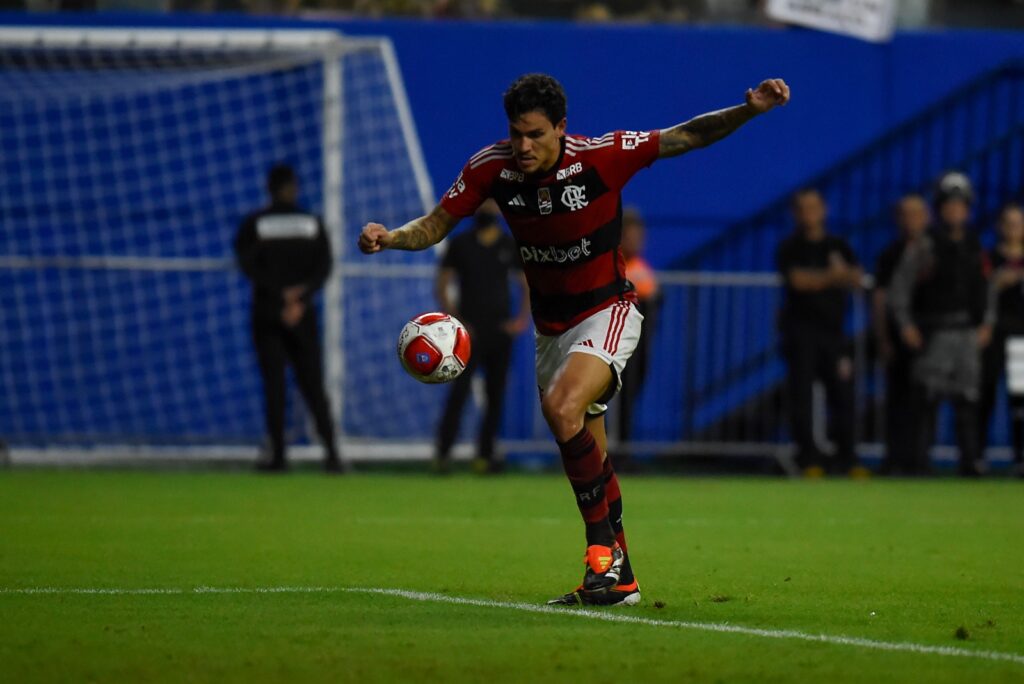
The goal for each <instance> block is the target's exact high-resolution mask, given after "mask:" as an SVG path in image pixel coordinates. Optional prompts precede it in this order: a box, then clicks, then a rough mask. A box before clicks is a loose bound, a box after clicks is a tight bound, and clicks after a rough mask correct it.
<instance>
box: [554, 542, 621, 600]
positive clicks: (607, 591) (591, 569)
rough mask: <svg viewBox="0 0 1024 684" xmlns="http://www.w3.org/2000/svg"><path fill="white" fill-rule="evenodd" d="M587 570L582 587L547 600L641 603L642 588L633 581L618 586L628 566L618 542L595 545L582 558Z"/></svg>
mask: <svg viewBox="0 0 1024 684" xmlns="http://www.w3.org/2000/svg"><path fill="white" fill-rule="evenodd" d="M583 563H584V565H585V567H586V570H585V571H584V575H583V584H581V585H580V586H579V587H578V588H577V589H576V591H573V592H570V593H568V594H565V595H564V596H560V597H558V598H556V599H552V600H550V601H548V604H549V605H562V606H578V605H602V606H607V605H616V604H620V603H624V604H625V605H633V604H636V603H639V602H640V589H639V587H638V585H637V583H636V580H635V579H634V580H633V581H632V582H631V583H630V584H627V585H623V584H620V583H619V579H620V578H621V577H622V570H623V567H624V566H625V563H626V554H625V552H623V550H622V547H620V546H619V545H618V543H616V544H613V545H612V546H601V545H600V544H592V545H590V546H588V547H587V553H586V555H585V556H584V557H583Z"/></svg>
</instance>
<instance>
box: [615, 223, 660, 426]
mask: <svg viewBox="0 0 1024 684" xmlns="http://www.w3.org/2000/svg"><path fill="white" fill-rule="evenodd" d="M644 240H645V228H644V220H643V218H642V217H641V216H640V213H639V212H638V211H637V210H636V209H626V210H625V211H624V212H623V213H622V256H623V257H624V258H625V260H626V278H627V279H628V280H629V281H630V282H631V283H633V286H634V287H635V288H636V294H637V297H638V299H639V301H638V302H637V304H636V307H637V309H639V310H640V313H641V314H643V317H644V334H643V335H641V336H640V342H639V344H637V347H636V350H635V351H634V352H633V357H632V358H631V359H630V360H629V364H628V365H627V366H626V370H625V371H623V373H622V389H621V390H620V391H619V414H618V421H617V422H618V428H619V434H618V439H619V441H620V442H628V441H629V440H630V438H631V437H632V433H633V403H634V402H635V401H636V398H637V396H638V395H639V394H640V388H641V387H642V386H643V383H644V377H645V376H646V375H647V365H648V358H649V356H650V350H651V343H652V341H653V340H654V330H655V328H656V327H657V323H656V321H657V316H658V307H659V305H660V303H661V288H660V287H659V286H658V279H657V276H655V274H654V269H652V268H651V266H650V264H648V263H647V261H646V260H645V259H644V258H643V251H644Z"/></svg>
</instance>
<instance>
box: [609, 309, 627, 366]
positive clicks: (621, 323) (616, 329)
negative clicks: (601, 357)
mask: <svg viewBox="0 0 1024 684" xmlns="http://www.w3.org/2000/svg"><path fill="white" fill-rule="evenodd" d="M628 312H629V302H618V303H617V304H615V310H614V311H612V320H611V323H610V324H609V326H608V334H607V335H605V338H604V349H605V351H606V352H608V353H609V354H615V352H616V351H618V349H619V339H620V338H621V337H622V331H623V329H625V327H626V315H627V314H628Z"/></svg>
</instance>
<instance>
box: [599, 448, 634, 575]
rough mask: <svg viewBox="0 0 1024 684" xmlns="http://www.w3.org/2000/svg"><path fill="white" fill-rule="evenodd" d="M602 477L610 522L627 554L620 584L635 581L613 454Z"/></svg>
mask: <svg viewBox="0 0 1024 684" xmlns="http://www.w3.org/2000/svg"><path fill="white" fill-rule="evenodd" d="M602 477H603V478H604V495H605V498H606V499H607V500H608V522H609V523H611V526H612V531H613V532H614V533H615V541H617V542H619V546H621V547H622V551H623V552H624V553H625V554H626V562H625V563H624V564H623V566H622V576H621V577H620V578H619V584H632V583H633V568H632V566H630V564H629V552H628V549H627V548H626V532H625V530H624V529H623V527H622V492H621V491H620V490H619V478H618V476H617V475H616V474H615V468H613V467H612V459H611V456H609V457H608V458H606V459H605V460H604V468H603V473H602Z"/></svg>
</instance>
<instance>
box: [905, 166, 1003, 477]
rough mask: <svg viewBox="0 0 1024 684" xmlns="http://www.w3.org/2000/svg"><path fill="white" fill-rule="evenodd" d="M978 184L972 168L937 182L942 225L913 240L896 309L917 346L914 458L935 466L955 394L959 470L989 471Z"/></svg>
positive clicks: (922, 467) (908, 339) (987, 318)
mask: <svg viewBox="0 0 1024 684" xmlns="http://www.w3.org/2000/svg"><path fill="white" fill-rule="evenodd" d="M973 200H974V190H973V188H972V186H971V181H970V179H969V178H967V176H965V175H964V174H962V173H959V172H949V173H946V174H945V175H944V176H942V178H940V179H939V182H938V184H937V187H936V192H935V201H934V204H935V213H936V217H937V222H936V225H935V226H934V227H933V228H932V229H931V230H930V231H929V232H928V233H927V234H926V235H925V236H924V238H923V239H921V240H919V241H917V242H915V243H914V244H913V245H908V247H907V248H906V249H905V250H904V253H903V257H902V258H901V260H900V263H899V266H898V267H897V268H896V271H895V272H894V273H893V277H892V283H891V286H890V303H891V306H892V313H893V316H894V318H895V320H896V321H897V324H898V325H899V330H900V337H901V339H902V340H903V343H904V344H906V346H907V347H908V348H909V349H910V350H911V352H912V353H913V354H914V358H913V361H912V369H911V377H912V381H913V386H914V388H913V399H912V401H911V406H912V407H913V420H914V422H915V426H914V429H915V433H916V439H915V440H914V445H913V454H912V458H911V459H910V462H911V463H912V464H913V472H914V473H915V474H925V473H927V472H928V471H929V468H930V464H929V449H930V448H931V445H932V441H933V439H934V437H935V419H936V414H937V411H938V406H939V403H940V402H941V401H943V400H950V401H952V403H953V407H954V413H955V419H956V441H957V447H958V449H959V473H960V475H962V476H976V475H979V474H981V472H982V465H983V464H982V461H981V453H980V444H981V440H980V438H979V435H978V430H979V416H978V413H979V412H978V401H979V398H980V391H981V351H982V350H983V349H984V348H985V347H986V346H987V345H988V344H989V342H990V340H991V338H992V322H993V318H994V316H993V312H992V308H991V307H990V306H989V297H988V284H987V280H986V271H987V267H986V259H985V255H984V252H983V250H982V248H981V243H980V242H979V241H978V237H977V235H975V233H974V231H973V230H972V229H971V224H970V219H971V204H972V202H973Z"/></svg>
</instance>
